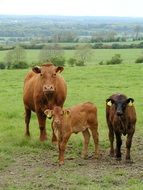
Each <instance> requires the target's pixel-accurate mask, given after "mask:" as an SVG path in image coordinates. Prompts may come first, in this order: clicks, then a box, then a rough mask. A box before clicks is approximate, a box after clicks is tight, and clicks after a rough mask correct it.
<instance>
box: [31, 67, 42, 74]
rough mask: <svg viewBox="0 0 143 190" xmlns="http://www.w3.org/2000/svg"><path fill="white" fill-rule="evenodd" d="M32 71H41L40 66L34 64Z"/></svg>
mask: <svg viewBox="0 0 143 190" xmlns="http://www.w3.org/2000/svg"><path fill="white" fill-rule="evenodd" d="M32 71H33V72H35V73H41V67H39V66H35V67H33V68H32Z"/></svg>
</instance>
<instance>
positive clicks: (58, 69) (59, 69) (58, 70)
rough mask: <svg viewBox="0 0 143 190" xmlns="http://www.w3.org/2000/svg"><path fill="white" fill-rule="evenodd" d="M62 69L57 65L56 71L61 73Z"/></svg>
mask: <svg viewBox="0 0 143 190" xmlns="http://www.w3.org/2000/svg"><path fill="white" fill-rule="evenodd" d="M63 70H64V67H57V68H56V73H61V72H62V71H63Z"/></svg>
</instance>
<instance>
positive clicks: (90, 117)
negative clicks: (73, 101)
mask: <svg viewBox="0 0 143 190" xmlns="http://www.w3.org/2000/svg"><path fill="white" fill-rule="evenodd" d="M45 114H46V115H47V117H52V118H53V128H54V132H55V135H56V136H57V139H58V147H59V164H60V165H62V164H64V152H65V148H66V145H67V142H68V139H69V138H70V136H71V134H72V133H78V132H82V134H83V137H84V143H83V151H82V157H83V158H86V157H87V155H88V144H89V140H90V132H89V129H90V131H91V133H92V137H93V140H94V144H95V157H96V158H98V155H99V154H98V153H99V148H98V141H99V137H98V121H97V108H96V106H95V105H94V104H92V103H90V102H86V103H83V104H78V105H76V106H73V107H71V108H67V109H62V108H61V107H59V106H55V107H54V109H53V110H45Z"/></svg>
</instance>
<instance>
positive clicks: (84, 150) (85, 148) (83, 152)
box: [82, 129, 90, 158]
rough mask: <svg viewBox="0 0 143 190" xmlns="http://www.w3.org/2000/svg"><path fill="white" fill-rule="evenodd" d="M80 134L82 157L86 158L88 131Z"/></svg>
mask: <svg viewBox="0 0 143 190" xmlns="http://www.w3.org/2000/svg"><path fill="white" fill-rule="evenodd" d="M82 134H83V137H84V142H83V151H82V157H83V158H86V157H87V155H88V144H89V140H90V133H89V130H88V129H86V130H85V131H83V132H82Z"/></svg>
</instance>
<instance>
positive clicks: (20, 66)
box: [12, 61, 29, 69]
mask: <svg viewBox="0 0 143 190" xmlns="http://www.w3.org/2000/svg"><path fill="white" fill-rule="evenodd" d="M28 67H29V65H28V64H27V63H26V62H24V61H20V62H18V63H14V64H13V65H12V69H26V68H28Z"/></svg>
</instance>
